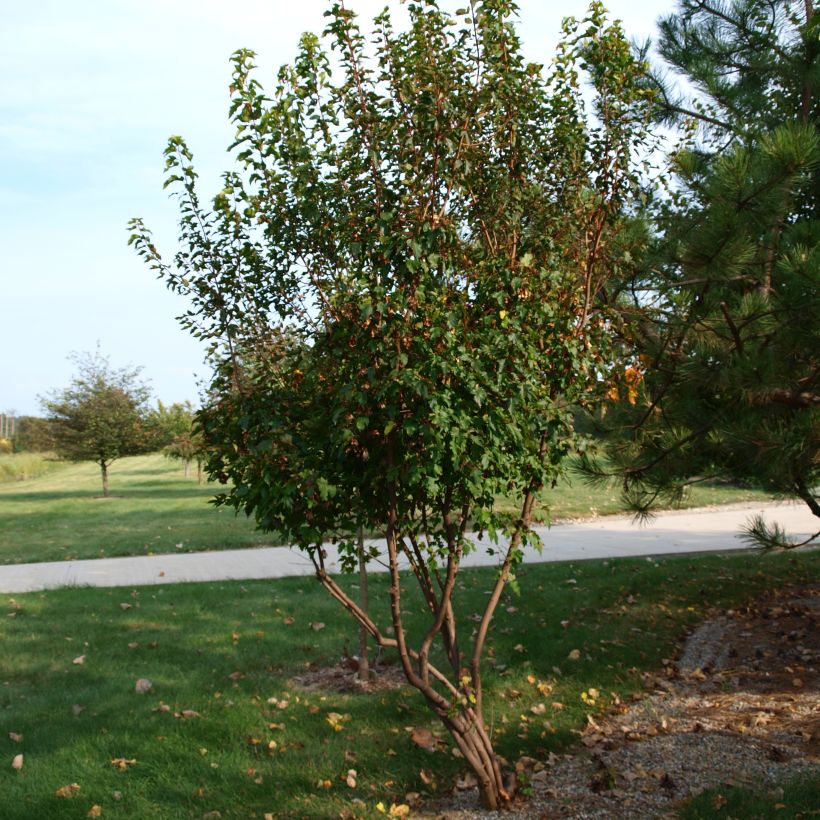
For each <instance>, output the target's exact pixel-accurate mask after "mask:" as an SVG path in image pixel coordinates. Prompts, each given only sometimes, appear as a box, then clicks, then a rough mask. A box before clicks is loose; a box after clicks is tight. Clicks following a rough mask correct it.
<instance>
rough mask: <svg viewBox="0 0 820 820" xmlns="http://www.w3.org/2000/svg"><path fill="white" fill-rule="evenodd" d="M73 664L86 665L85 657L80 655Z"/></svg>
mask: <svg viewBox="0 0 820 820" xmlns="http://www.w3.org/2000/svg"><path fill="white" fill-rule="evenodd" d="M71 663H73V664H74V666H82V665H83V664H84V663H85V655H78V656H77V657H76V658H74V660H73V661H71Z"/></svg>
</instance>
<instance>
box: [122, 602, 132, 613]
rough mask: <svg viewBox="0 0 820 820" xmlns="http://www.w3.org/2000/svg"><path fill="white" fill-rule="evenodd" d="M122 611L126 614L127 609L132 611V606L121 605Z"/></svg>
mask: <svg viewBox="0 0 820 820" xmlns="http://www.w3.org/2000/svg"><path fill="white" fill-rule="evenodd" d="M120 609H121V610H122V611H123V612H125V611H126V610H127V609H131V604H120Z"/></svg>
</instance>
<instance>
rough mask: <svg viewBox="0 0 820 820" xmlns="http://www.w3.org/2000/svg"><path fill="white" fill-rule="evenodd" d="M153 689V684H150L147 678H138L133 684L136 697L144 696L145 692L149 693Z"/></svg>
mask: <svg viewBox="0 0 820 820" xmlns="http://www.w3.org/2000/svg"><path fill="white" fill-rule="evenodd" d="M153 688H154V684H153V683H151V681H150V680H148V678H139V679H138V680H137V682H136V683H135V684H134V691H135V692H136V693H137V694H138V695H144V694H145V693H146V692H150V691H151V690H152V689H153Z"/></svg>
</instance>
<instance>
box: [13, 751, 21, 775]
mask: <svg viewBox="0 0 820 820" xmlns="http://www.w3.org/2000/svg"><path fill="white" fill-rule="evenodd" d="M11 768H12V769H14V771H15V772H19V771H20V769H22V768H23V755H14V757H13V758H12V761H11Z"/></svg>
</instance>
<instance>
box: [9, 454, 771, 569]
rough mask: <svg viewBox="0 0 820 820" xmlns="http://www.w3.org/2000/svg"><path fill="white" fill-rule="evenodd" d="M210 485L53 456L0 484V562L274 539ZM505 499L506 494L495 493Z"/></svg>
mask: <svg viewBox="0 0 820 820" xmlns="http://www.w3.org/2000/svg"><path fill="white" fill-rule="evenodd" d="M216 490H217V488H216V487H215V485H213V484H211V485H208V484H202V485H198V484H197V482H196V478H195V477H194V476H191V477H188V478H185V477H184V476H183V473H182V469H181V467H180V465H179V462H171V461H169V460H168V459H166V458H164V457H163V456H161V455H158V454H155V455H149V456H138V457H133V458H124V459H122V460H120V461H117V462H114V465H113V466H112V468H111V493H112V497H111V498H109V499H104V498H101V497H100V493H101V490H100V477H99V469H98V468H97V466H96V465H94V464H90V463H83V464H60V465H58V466H57V467H56V469H54V470H53V471H51V472H48V473H47V474H46V475H42V476H39V477H37V478H31V479H27V480H25V481H13V482H7V483H3V484H0V533H2V535H0V563H3V564H11V563H22V562H27V561H59V560H63V559H68V558H75V559H76V558H100V557H106V556H115V555H144V554H149V553H159V552H175V551H180V552H190V551H194V550H202V549H230V548H236V547H247V546H253V545H257V544H271V543H273V544H275V543H277V538H276V536H275V535H263V534H261V533H257V532H256V531H255V530H254V526H253V522H252V521H249V520H248V519H246V518H245V517H244V516H243V515H240V516H238V517H237V516H235V515H234V513H233V511H231V510H229V509H220V508H216V507H214V506H213V505H211V504H209V503H208V499H209V498H211V497H212V496H213V494H214V493H215V492H216ZM764 498H766V496H765V495H764V494H762V493H759V492H756V491H754V490H740V489H736V488H731V487H697V488H696V489H695V490H693V492H692V494H691V496H690V497H689V498H688V499H687V502H686V503H687V504H688V505H690V506H700V505H705V504H723V503H727V502H730V501H750V500H757V499H764ZM542 501H543V502H544V503H543V504H542V506H541V508H540V509H539V510H537V512H536V515H537V517H538V518H539V519H544V518H545V517H546V515H547V508H546V506H545V505H546V504H549V512H550V514H551V516H552V518H553V519H556V518H572V517H580V516H588V515H591V514H595V513H601V514H603V513H613V512H619V511H621V510H622V507H621V505H620V503H619V499H618V496H617V493H616V492H615V491H614V490H605V491H595V490H592V489H591V488H589V487H587V486H586V485H585V484H583V482H581V481H580V480H578V479H576V480H574V481H573V482H572V483H571V484H570V483H568V482H562V483H561V484H559V485H558V486H557V487H556V488H555V489H554V490H550V491H549V492H548V493H545V494H544V498H543V499H542ZM500 506H501V507H502V508H508V509H511V505H510V504H509V502H506V501H504V500H503V499H502V500H501V501H500Z"/></svg>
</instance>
